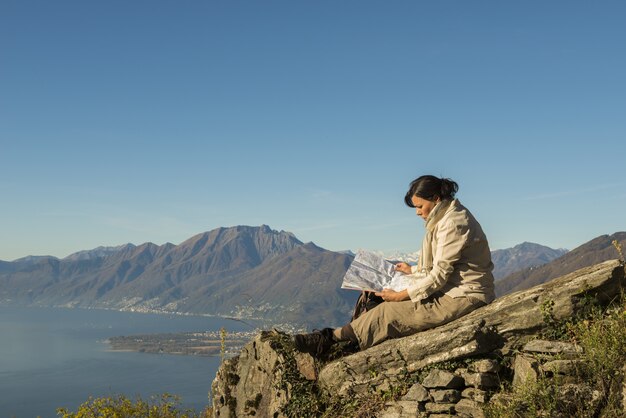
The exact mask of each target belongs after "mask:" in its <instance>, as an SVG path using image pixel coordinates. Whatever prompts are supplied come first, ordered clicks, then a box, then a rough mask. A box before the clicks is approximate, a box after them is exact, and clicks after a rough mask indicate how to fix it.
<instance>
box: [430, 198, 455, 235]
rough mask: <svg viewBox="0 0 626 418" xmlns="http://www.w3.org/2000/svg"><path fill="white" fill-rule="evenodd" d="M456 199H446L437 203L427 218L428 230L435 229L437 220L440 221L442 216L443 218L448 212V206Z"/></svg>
mask: <svg viewBox="0 0 626 418" xmlns="http://www.w3.org/2000/svg"><path fill="white" fill-rule="evenodd" d="M456 201H457V200H456V199H454V200H450V199H446V200H442V201H441V202H439V203H437V205H436V206H435V207H434V209H433V210H432V211H431V212H430V214H429V215H428V218H426V229H427V230H428V231H432V230H433V229H435V225H437V222H439V221H440V220H441V218H443V215H445V214H446V212H447V211H448V208H449V207H450V206H451V205H452V204H453V203H454V202H456Z"/></svg>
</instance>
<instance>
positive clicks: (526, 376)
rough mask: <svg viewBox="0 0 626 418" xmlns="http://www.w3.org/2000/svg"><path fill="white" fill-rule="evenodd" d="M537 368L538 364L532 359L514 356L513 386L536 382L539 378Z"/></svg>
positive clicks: (520, 355)
mask: <svg viewBox="0 0 626 418" xmlns="http://www.w3.org/2000/svg"><path fill="white" fill-rule="evenodd" d="M538 367H539V362H538V361H537V360H535V359H534V358H533V357H530V356H527V355H524V354H518V355H517V356H515V363H514V365H513V370H514V374H513V386H521V385H525V384H527V383H529V382H536V381H537V378H538V377H539V373H538V372H537V369H538Z"/></svg>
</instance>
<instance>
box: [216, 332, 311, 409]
mask: <svg viewBox="0 0 626 418" xmlns="http://www.w3.org/2000/svg"><path fill="white" fill-rule="evenodd" d="M276 335H277V334H276V333H275V332H264V333H261V334H259V335H257V336H256V337H255V338H254V339H253V340H252V341H250V342H249V343H248V344H246V345H245V346H244V348H243V349H242V350H241V353H240V355H239V357H235V358H233V359H230V360H226V361H225V362H224V364H223V365H222V366H221V367H220V369H219V370H218V372H217V376H216V378H215V380H214V381H213V385H212V393H213V409H214V416H216V417H217V416H219V417H220V418H224V417H229V418H233V417H252V416H256V417H260V416H268V417H275V418H280V417H283V416H284V415H283V414H282V412H281V408H282V407H283V406H284V405H286V404H287V402H288V401H289V396H290V393H289V389H288V388H289V387H290V383H289V382H286V381H284V380H283V373H284V371H285V370H286V369H287V368H291V367H293V368H295V369H296V370H297V369H298V366H296V365H295V364H288V363H289V360H290V359H289V358H288V356H286V354H285V353H281V352H280V350H277V349H275V348H274V347H273V346H272V345H273V344H272V343H271V340H270V339H268V337H272V336H276ZM309 357H310V356H309ZM294 363H295V361H294ZM305 363H307V362H306V361H305ZM301 377H302V379H305V377H304V376H301Z"/></svg>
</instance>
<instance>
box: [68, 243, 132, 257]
mask: <svg viewBox="0 0 626 418" xmlns="http://www.w3.org/2000/svg"><path fill="white" fill-rule="evenodd" d="M128 247H130V248H134V247H135V246H134V245H133V244H124V245H118V246H116V247H102V246H101V247H98V248H94V249H93V250H84V251H78V252H75V253H73V254H70V255H68V256H67V257H65V258H64V260H73V261H78V260H93V259H94V258H100V257H107V256H109V255H112V254H114V253H116V252H118V251H123V250H125V249H127V248H128Z"/></svg>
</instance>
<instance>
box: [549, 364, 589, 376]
mask: <svg viewBox="0 0 626 418" xmlns="http://www.w3.org/2000/svg"><path fill="white" fill-rule="evenodd" d="M582 365H583V362H582V361H581V360H552V361H548V362H546V363H544V364H543V365H542V366H541V369H542V370H543V371H544V372H550V373H553V374H560V375H574V374H575V373H576V372H577V371H578V370H580V369H581V367H582Z"/></svg>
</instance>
